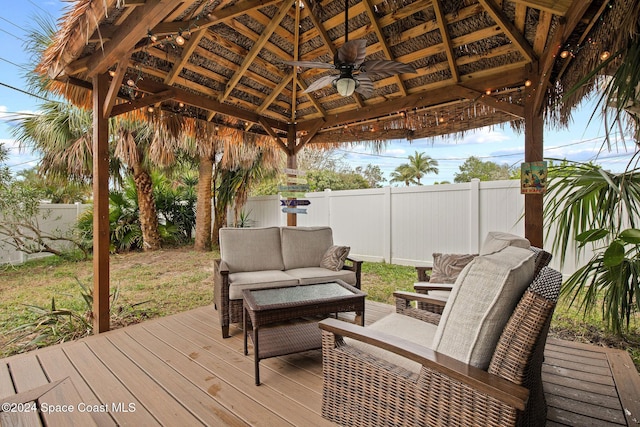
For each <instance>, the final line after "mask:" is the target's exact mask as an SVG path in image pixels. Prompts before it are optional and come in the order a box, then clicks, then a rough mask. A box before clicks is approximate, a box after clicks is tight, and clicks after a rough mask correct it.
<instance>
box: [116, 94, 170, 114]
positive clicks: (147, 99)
mask: <svg viewBox="0 0 640 427" xmlns="http://www.w3.org/2000/svg"><path fill="white" fill-rule="evenodd" d="M174 96H175V91H174V90H173V89H167V90H164V91H162V92H159V93H154V94H152V95H146V96H143V97H142V98H138V99H136V100H134V101H131V102H127V103H124V104H118V105H114V106H113V108H112V109H111V114H110V115H109V117H115V116H119V115H120V114H124V113H128V112H130V111H135V110H137V109H139V108H144V107H148V106H150V105H155V104H157V103H159V102H163V101H167V100H169V99H172V98H173V97H174Z"/></svg>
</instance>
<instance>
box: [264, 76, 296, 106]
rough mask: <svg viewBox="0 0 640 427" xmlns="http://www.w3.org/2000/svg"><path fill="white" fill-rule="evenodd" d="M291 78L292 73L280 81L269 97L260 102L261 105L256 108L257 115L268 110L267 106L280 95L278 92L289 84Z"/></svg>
mask: <svg viewBox="0 0 640 427" xmlns="http://www.w3.org/2000/svg"><path fill="white" fill-rule="evenodd" d="M292 78H293V73H292V74H289V75H287V76H286V77H285V78H284V79H282V81H281V82H280V83H279V84H278V86H276V87H275V88H274V89H273V90H272V91H271V93H269V95H267V97H266V98H265V99H264V100H263V101H262V104H260V106H259V107H258V108H256V113H257V114H262V112H263V111H264V110H266V109H267V108H269V105H271V103H273V101H274V100H275V99H276V98H277V97H278V95H280V92H282V90H283V89H284V88H285V87H286V86H287V85H288V84H289V82H290V81H291V79H292Z"/></svg>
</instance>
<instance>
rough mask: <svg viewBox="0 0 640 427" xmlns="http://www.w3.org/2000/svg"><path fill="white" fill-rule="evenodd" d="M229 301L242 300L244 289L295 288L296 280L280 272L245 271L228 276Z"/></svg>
mask: <svg viewBox="0 0 640 427" xmlns="http://www.w3.org/2000/svg"><path fill="white" fill-rule="evenodd" d="M229 282H230V285H229V299H230V300H242V291H243V290H245V289H263V288H278V287H285V286H295V285H297V284H298V279H296V278H295V277H291V276H290V275H289V274H287V273H285V272H284V271H280V270H265V271H245V272H239V273H231V274H230V275H229Z"/></svg>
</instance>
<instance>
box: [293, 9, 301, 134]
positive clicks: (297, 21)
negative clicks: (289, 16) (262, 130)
mask: <svg viewBox="0 0 640 427" xmlns="http://www.w3.org/2000/svg"><path fill="white" fill-rule="evenodd" d="M298 1H299V0H295V2H294V3H293V5H294V6H293V7H294V9H295V11H296V14H295V27H294V28H295V29H296V31H294V32H293V33H294V39H293V60H294V61H297V60H298V52H299V49H300V4H299V3H298ZM292 75H293V84H292V85H291V123H294V122H295V121H296V119H297V114H298V110H297V108H298V107H297V106H298V73H296V72H295V70H294V73H292Z"/></svg>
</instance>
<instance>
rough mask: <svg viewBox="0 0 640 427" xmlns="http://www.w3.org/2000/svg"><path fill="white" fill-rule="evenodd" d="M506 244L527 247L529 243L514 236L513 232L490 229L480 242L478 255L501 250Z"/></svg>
mask: <svg viewBox="0 0 640 427" xmlns="http://www.w3.org/2000/svg"><path fill="white" fill-rule="evenodd" d="M507 246H516V247H518V248H523V249H529V247H530V246H531V244H530V243H529V240H527V239H525V238H524V237H520V236H516V235H515V234H510V233H503V232H502V231H490V232H489V233H487V237H486V238H485V239H484V242H483V243H482V248H480V255H489V254H493V253H496V252H499V251H501V250H503V249H504V248H506V247H507Z"/></svg>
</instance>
